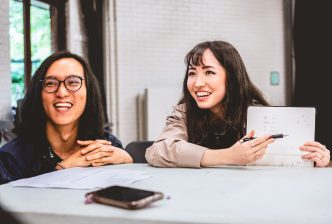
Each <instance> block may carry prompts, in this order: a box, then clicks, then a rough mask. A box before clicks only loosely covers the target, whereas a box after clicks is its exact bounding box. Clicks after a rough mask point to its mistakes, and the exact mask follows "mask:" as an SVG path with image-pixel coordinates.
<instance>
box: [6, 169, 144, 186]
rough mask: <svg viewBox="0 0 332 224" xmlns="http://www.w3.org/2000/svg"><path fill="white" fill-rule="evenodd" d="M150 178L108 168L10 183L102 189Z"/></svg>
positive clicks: (45, 175)
mask: <svg viewBox="0 0 332 224" xmlns="http://www.w3.org/2000/svg"><path fill="white" fill-rule="evenodd" d="M148 177H150V176H148V175H146V174H145V173H144V172H142V171H133V170H126V169H112V168H111V167H110V166H102V167H87V168H81V167H77V168H70V169H63V170H59V171H54V172H51V173H46V174H42V175H39V176H35V177H31V178H26V179H21V180H17V181H13V182H11V185H12V186H16V187H48V188H70V189H93V188H104V187H108V186H112V185H129V184H132V183H134V182H136V181H139V180H143V179H146V178H148Z"/></svg>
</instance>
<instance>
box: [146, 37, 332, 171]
mask: <svg viewBox="0 0 332 224" xmlns="http://www.w3.org/2000/svg"><path fill="white" fill-rule="evenodd" d="M185 62H186V66H187V69H186V74H185V78H184V82H183V98H182V100H181V101H180V102H179V104H178V105H177V106H175V107H174V111H173V113H172V115H171V116H169V117H168V118H167V125H166V127H165V128H164V131H163V133H162V134H161V135H160V136H159V138H158V139H157V141H156V142H155V143H154V144H153V145H152V146H151V147H149V148H148V149H147V151H146V159H147V161H148V162H149V163H150V164H152V165H154V166H163V167H206V166H218V165H225V164H226V165H245V164H248V163H250V162H253V161H255V160H258V159H260V158H262V157H263V156H264V154H265V151H266V148H267V146H268V145H269V144H270V143H272V142H273V141H274V140H273V138H271V135H265V136H261V137H258V138H255V140H252V141H247V142H243V141H239V140H240V139H241V138H250V137H253V136H254V131H250V132H249V133H248V134H247V135H246V136H244V134H245V132H246V130H245V128H246V127H245V123H246V116H247V108H248V106H250V105H255V104H259V105H263V106H266V105H268V103H267V102H266V100H265V99H264V98H263V96H262V94H261V92H260V91H259V90H258V89H257V88H256V86H255V85H254V84H253V83H252V82H251V81H250V79H249V76H248V73H247V71H246V68H245V65H244V63H243V61H242V58H241V56H240V54H239V53H238V51H237V50H236V49H235V48H234V47H233V46H232V45H231V44H229V43H227V42H224V41H207V42H203V43H200V44H198V45H196V46H195V47H194V48H193V49H192V50H191V51H190V52H189V53H188V54H187V56H186V58H185ZM243 136H244V137H243ZM299 147H300V146H299ZM300 149H301V150H303V151H306V152H308V153H307V154H306V155H304V156H303V158H304V159H310V160H313V161H314V162H316V166H327V165H328V161H329V159H330V154H329V151H328V150H327V149H326V148H325V147H324V146H323V145H322V144H320V143H318V142H314V141H311V142H307V143H304V145H303V146H301V147H300Z"/></svg>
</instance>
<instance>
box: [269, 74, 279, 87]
mask: <svg viewBox="0 0 332 224" xmlns="http://www.w3.org/2000/svg"><path fill="white" fill-rule="evenodd" d="M270 84H271V86H279V84H280V75H279V72H277V71H271V72H270Z"/></svg>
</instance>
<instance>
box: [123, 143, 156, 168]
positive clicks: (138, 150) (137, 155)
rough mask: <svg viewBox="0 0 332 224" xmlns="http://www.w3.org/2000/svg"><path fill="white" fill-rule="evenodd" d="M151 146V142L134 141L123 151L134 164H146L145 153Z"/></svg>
mask: <svg viewBox="0 0 332 224" xmlns="http://www.w3.org/2000/svg"><path fill="white" fill-rule="evenodd" d="M152 144H153V141H134V142H130V143H129V144H128V145H127V146H126V148H125V150H126V151H127V152H128V153H129V155H130V156H131V157H132V158H133V161H134V163H147V161H146V159H145V151H146V149H147V148H149V147H150V146H151V145H152Z"/></svg>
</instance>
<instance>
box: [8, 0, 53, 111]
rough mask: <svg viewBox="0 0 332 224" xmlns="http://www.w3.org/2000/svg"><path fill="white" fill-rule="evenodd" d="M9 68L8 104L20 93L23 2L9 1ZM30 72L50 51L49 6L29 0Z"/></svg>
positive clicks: (18, 96) (21, 90) (14, 101)
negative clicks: (9, 100) (10, 82)
mask: <svg viewBox="0 0 332 224" xmlns="http://www.w3.org/2000/svg"><path fill="white" fill-rule="evenodd" d="M9 22H10V28H9V35H10V58H11V63H10V70H11V77H12V86H11V90H12V105H13V106H16V102H17V100H18V99H21V98H22V97H23V95H24V29H23V3H22V1H17V0H10V2H9ZM30 32H31V61H32V74H33V73H34V72H35V71H36V69H37V68H38V66H39V65H40V63H41V62H42V61H43V60H44V59H45V58H46V57H47V56H49V55H50V54H51V18H50V7H49V5H47V4H45V3H41V2H39V1H31V7H30Z"/></svg>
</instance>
